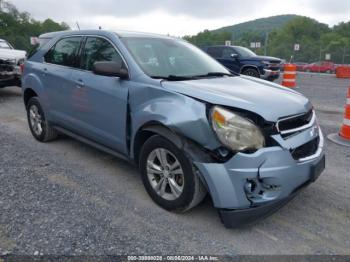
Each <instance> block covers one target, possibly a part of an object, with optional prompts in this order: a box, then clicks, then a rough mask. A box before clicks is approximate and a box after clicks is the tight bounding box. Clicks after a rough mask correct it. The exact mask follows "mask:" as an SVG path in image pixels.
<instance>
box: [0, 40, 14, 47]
mask: <svg viewBox="0 0 350 262" xmlns="http://www.w3.org/2000/svg"><path fill="white" fill-rule="evenodd" d="M0 48H2V49H12V47H11V46H10V45H9V44H8V43H6V42H5V41H0Z"/></svg>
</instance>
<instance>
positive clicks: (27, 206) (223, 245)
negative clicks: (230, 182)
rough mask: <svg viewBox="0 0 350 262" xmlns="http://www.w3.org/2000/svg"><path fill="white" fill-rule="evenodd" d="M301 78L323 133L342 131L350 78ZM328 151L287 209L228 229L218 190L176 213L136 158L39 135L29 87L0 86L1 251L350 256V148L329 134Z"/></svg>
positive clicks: (103, 253)
mask: <svg viewBox="0 0 350 262" xmlns="http://www.w3.org/2000/svg"><path fill="white" fill-rule="evenodd" d="M298 77H299V80H298V82H299V86H300V88H299V90H298V91H300V92H302V93H304V94H306V95H307V96H309V97H310V98H311V100H312V101H313V103H314V105H315V107H316V108H317V109H318V112H317V113H318V117H319V121H320V124H321V126H322V127H323V131H324V133H325V134H329V133H334V132H337V131H338V130H339V127H340V123H341V121H342V115H341V113H339V112H341V110H342V107H343V105H344V103H345V94H346V90H347V86H348V84H349V83H348V81H345V80H338V79H335V78H334V77H332V76H319V77H316V76H312V77H311V76H309V75H300V76H298ZM326 107H327V108H326ZM325 108H326V109H325ZM326 152H327V169H326V171H325V172H324V173H323V175H322V176H321V177H320V178H319V180H317V182H316V183H313V184H312V185H310V186H309V187H308V188H306V189H305V190H303V191H302V192H301V193H300V194H299V195H298V196H297V197H296V198H295V199H294V200H293V201H292V202H290V203H289V204H288V205H287V206H285V207H284V208H283V209H281V210H280V211H278V212H277V213H276V214H274V215H272V216H271V217H269V218H267V219H265V220H263V221H261V222H259V223H257V224H255V225H253V226H249V227H244V228H241V229H233V230H227V229H225V228H224V227H223V226H222V224H221V223H220V220H219V217H218V215H217V212H216V210H215V209H214V208H213V206H212V203H211V199H210V198H209V197H207V198H206V199H205V201H204V202H203V203H202V204H201V205H200V206H198V207H197V208H195V209H194V210H192V211H190V212H188V213H186V214H174V213H169V212H167V211H164V210H162V209H161V208H159V207H158V206H156V205H155V204H154V203H153V202H152V200H151V199H150V198H149V197H148V195H147V194H146V192H145V190H144V188H143V185H142V182H141V180H140V177H139V174H138V172H137V170H136V169H135V168H134V167H133V166H131V165H130V164H128V163H126V162H123V161H121V160H118V159H116V158H114V157H112V156H110V155H107V154H105V153H102V152H100V151H98V150H95V149H93V148H90V147H89V146H86V145H83V144H81V143H79V142H77V141H75V140H72V139H70V138H66V137H63V138H61V139H59V140H57V141H54V142H51V143H47V144H41V143H38V142H36V141H35V140H34V139H33V138H32V136H31V135H30V133H29V130H28V127H27V123H26V119H25V111H24V107H23V105H22V99H21V93H20V89H18V88H16V87H11V88H6V89H0V255H5V254H23V255H33V254H45V255H120V254H129V255H130V254H150V255H154V254H203V253H205V254H215V255H219V254H225V255H235V254H347V255H350V230H349V228H350V196H349V189H350V176H349V170H350V149H349V148H346V147H341V146H337V145H335V144H333V143H331V142H328V141H326Z"/></svg>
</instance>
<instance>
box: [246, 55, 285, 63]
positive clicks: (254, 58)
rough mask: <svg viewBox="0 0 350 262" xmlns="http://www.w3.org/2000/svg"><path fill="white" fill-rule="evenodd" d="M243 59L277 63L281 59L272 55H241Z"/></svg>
mask: <svg viewBox="0 0 350 262" xmlns="http://www.w3.org/2000/svg"><path fill="white" fill-rule="evenodd" d="M242 59H244V60H250V61H275V62H277V61H278V63H281V62H282V60H281V59H279V58H277V57H272V56H252V57H242Z"/></svg>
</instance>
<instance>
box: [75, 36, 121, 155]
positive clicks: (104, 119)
mask: <svg viewBox="0 0 350 262" xmlns="http://www.w3.org/2000/svg"><path fill="white" fill-rule="evenodd" d="M102 61H115V62H118V61H123V59H122V57H121V55H120V53H119V51H118V50H117V48H116V46H115V45H114V44H112V42H111V41H109V40H108V39H106V38H102V37H98V36H89V37H87V38H86V41H85V43H84V46H83V49H82V56H81V63H80V70H76V71H75V72H74V73H73V74H72V82H73V83H74V86H73V87H72V90H71V96H70V97H71V103H72V117H73V118H74V121H75V123H76V125H77V127H78V129H79V133H80V134H83V135H84V136H86V137H88V138H89V139H91V140H93V141H95V142H98V143H100V144H103V145H105V146H107V147H109V148H111V149H113V150H116V151H118V152H120V153H123V154H126V153H127V143H126V140H127V138H126V125H127V123H126V122H127V103H128V88H127V86H126V82H127V81H128V80H122V79H120V78H118V77H107V76H100V75H95V74H94V73H93V72H92V68H93V64H94V63H95V62H102ZM123 63H124V66H125V67H126V64H125V62H124V61H123Z"/></svg>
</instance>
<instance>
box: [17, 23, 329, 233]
mask: <svg viewBox="0 0 350 262" xmlns="http://www.w3.org/2000/svg"><path fill="white" fill-rule="evenodd" d="M40 39H41V41H42V43H41V46H40V48H39V49H38V50H37V52H36V53H35V54H34V55H33V56H32V57H30V59H29V60H28V61H27V62H26V64H25V67H24V75H23V85H22V88H23V97H24V103H25V106H26V109H27V112H28V122H29V127H30V130H31V132H32V134H33V136H34V137H35V138H36V139H37V140H39V141H41V142H47V141H50V140H52V139H55V138H57V136H58V134H60V133H63V134H67V135H69V136H71V137H74V138H76V139H78V140H81V141H83V142H85V143H88V144H90V145H92V146H94V147H97V148H98V149H100V150H104V151H106V152H109V153H111V154H114V155H117V156H119V157H121V158H124V159H126V160H128V161H130V162H132V163H134V164H136V165H137V166H138V167H139V168H140V172H141V175H142V180H143V183H144V185H145V188H146V190H147V192H148V194H149V195H150V197H151V198H152V199H153V200H154V201H155V202H156V203H157V204H158V205H160V206H161V207H163V208H165V209H167V210H172V211H186V210H189V209H190V208H192V207H194V206H196V205H197V204H198V203H200V202H201V200H202V199H203V198H204V196H205V195H206V193H207V192H209V194H210V196H211V198H212V200H213V204H214V206H215V208H217V209H218V210H219V214H220V217H221V219H222V221H223V223H224V224H225V226H226V227H236V226H239V225H242V224H245V223H251V222H253V221H255V220H257V219H258V218H262V217H265V216H267V215H269V214H271V213H273V212H274V211H275V210H277V209H278V208H280V207H281V206H282V205H284V204H285V203H286V202H288V200H290V199H291V198H292V197H293V196H294V195H295V194H296V193H297V192H298V191H299V190H300V189H301V188H303V187H304V186H306V185H308V184H309V183H310V182H313V181H315V179H317V178H318V176H319V175H320V174H321V172H322V171H323V169H324V167H325V157H324V153H323V136H322V132H321V129H320V127H319V126H318V124H317V120H316V115H315V112H314V110H313V108H312V105H311V104H310V102H309V100H308V99H307V98H305V97H304V96H302V95H301V94H299V93H297V92H295V91H292V90H289V89H286V88H284V87H281V86H279V85H276V84H273V83H269V82H266V81H264V80H260V79H256V78H251V77H248V76H239V75H235V74H232V73H230V71H228V70H227V69H226V68H225V67H223V66H222V65H220V64H219V63H218V62H216V61H215V60H214V59H213V58H211V57H210V56H208V55H207V54H206V53H204V52H203V51H201V50H200V49H198V48H196V47H194V46H192V45H191V44H189V43H187V42H185V41H183V40H181V39H176V38H171V37H165V36H159V35H154V34H144V33H134V32H107V31H102V30H98V31H68V32H56V33H50V34H46V35H43V36H41V37H40Z"/></svg>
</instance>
